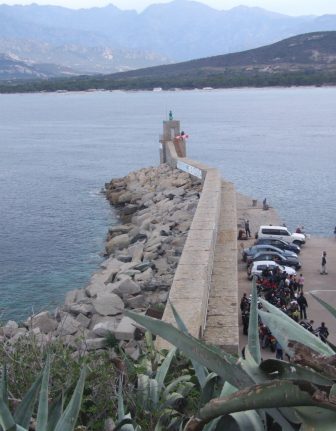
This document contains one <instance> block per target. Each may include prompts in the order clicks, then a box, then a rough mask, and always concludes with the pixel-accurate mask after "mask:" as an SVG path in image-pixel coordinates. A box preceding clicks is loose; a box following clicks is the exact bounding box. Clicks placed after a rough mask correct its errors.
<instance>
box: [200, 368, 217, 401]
mask: <svg viewBox="0 0 336 431" xmlns="http://www.w3.org/2000/svg"><path fill="white" fill-rule="evenodd" d="M218 380H219V377H218V374H216V373H210V374H208V376H207V378H206V381H205V383H204V385H203V387H202V392H201V398H200V406H204V404H206V403H208V402H209V401H210V400H211V399H212V398H214V395H215V387H216V384H217V383H218Z"/></svg>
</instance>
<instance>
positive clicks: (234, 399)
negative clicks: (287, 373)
mask: <svg viewBox="0 0 336 431" xmlns="http://www.w3.org/2000/svg"><path fill="white" fill-rule="evenodd" d="M330 389H331V387H330V386H319V387H317V386H314V385H312V384H310V383H309V382H306V381H286V380H284V381H281V380H274V381H272V382H266V383H263V384H261V385H254V386H252V387H249V388H245V389H243V390H240V391H238V392H235V393H234V394H232V395H230V396H228V397H224V398H217V399H214V400H212V401H211V402H210V403H208V404H207V405H206V406H204V407H203V408H202V409H201V410H200V412H199V414H198V417H196V418H192V419H191V420H190V421H189V423H188V426H187V427H186V431H191V430H193V431H198V430H202V429H203V426H204V425H205V424H206V423H208V422H209V421H211V420H212V419H214V418H217V417H219V416H225V415H227V414H232V413H236V412H241V411H246V410H258V409H264V408H273V407H275V406H276V407H295V406H319V407H320V408H323V409H328V410H332V411H333V412H336V403H334V402H333V400H332V399H329V393H330ZM320 397H321V398H320Z"/></svg>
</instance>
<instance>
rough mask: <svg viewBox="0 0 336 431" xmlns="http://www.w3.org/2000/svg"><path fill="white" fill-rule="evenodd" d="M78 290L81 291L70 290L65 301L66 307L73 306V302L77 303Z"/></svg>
mask: <svg viewBox="0 0 336 431" xmlns="http://www.w3.org/2000/svg"><path fill="white" fill-rule="evenodd" d="M78 290H79V289H75V290H70V292H67V293H66V295H65V301H64V304H65V305H69V304H72V303H73V302H76V298H77V292H78Z"/></svg>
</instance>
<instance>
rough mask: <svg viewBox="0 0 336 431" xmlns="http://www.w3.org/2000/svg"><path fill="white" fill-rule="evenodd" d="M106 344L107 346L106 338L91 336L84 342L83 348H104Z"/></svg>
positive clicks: (90, 349) (89, 349)
mask: <svg viewBox="0 0 336 431" xmlns="http://www.w3.org/2000/svg"><path fill="white" fill-rule="evenodd" d="M105 346H106V340H105V338H89V339H86V340H85V341H84V342H83V343H82V346H81V348H82V349H83V350H88V351H92V350H100V349H104V347H105Z"/></svg>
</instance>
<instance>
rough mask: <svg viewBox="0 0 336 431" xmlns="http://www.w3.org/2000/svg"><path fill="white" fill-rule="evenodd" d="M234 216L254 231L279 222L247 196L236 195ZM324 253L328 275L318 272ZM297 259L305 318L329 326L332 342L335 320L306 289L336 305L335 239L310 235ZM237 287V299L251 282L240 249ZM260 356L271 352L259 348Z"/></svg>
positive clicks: (245, 243)
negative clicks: (306, 304)
mask: <svg viewBox="0 0 336 431" xmlns="http://www.w3.org/2000/svg"><path fill="white" fill-rule="evenodd" d="M237 217H238V223H239V222H241V221H242V220H243V219H248V220H249V221H250V226H251V232H252V233H253V232H255V231H257V230H258V227H259V226H260V225H262V224H273V225H276V224H282V221H281V220H280V219H279V216H278V214H277V213H276V211H275V210H273V209H271V210H269V211H263V210H262V208H261V206H260V204H259V206H257V207H253V206H252V200H251V198H248V197H246V196H242V195H237ZM239 243H240V244H238V250H239V249H240V248H241V247H249V246H250V245H252V244H253V243H254V239H253V238H252V239H250V240H248V241H239ZM323 251H326V252H327V269H328V275H320V262H321V256H322V252H323ZM299 259H300V261H301V263H302V268H301V270H300V271H299V273H302V274H303V275H304V278H305V286H304V292H305V295H306V297H307V301H308V305H309V306H308V310H307V312H308V313H307V314H308V316H307V317H308V318H309V319H312V320H314V322H315V326H314V327H317V326H319V325H320V324H321V322H322V321H324V322H325V323H326V326H327V327H328V328H329V333H330V336H329V340H330V341H331V342H332V343H334V344H336V319H334V318H333V317H332V316H331V315H330V314H329V313H328V312H327V311H326V310H325V309H324V308H323V307H322V306H321V305H320V304H319V303H318V302H317V301H316V300H315V299H314V298H313V297H312V296H311V295H309V292H310V291H314V292H316V294H317V295H318V296H319V297H320V298H321V299H323V300H324V301H326V302H328V303H329V304H331V305H332V306H334V307H335V308H336V239H335V238H334V237H330V238H321V237H311V238H310V239H308V240H307V242H306V244H305V245H304V246H303V247H302V251H301V253H300V256H299ZM238 286H239V294H238V296H239V301H240V298H241V297H242V295H243V293H244V292H247V293H250V291H251V282H250V281H249V280H248V279H247V276H246V264H245V263H244V262H242V260H241V255H240V252H239V251H238ZM239 342H240V347H241V348H242V347H243V346H244V345H245V344H246V337H245V336H244V335H243V334H242V327H241V321H240V340H239ZM263 356H264V357H265V358H266V357H272V356H274V354H271V353H269V351H268V350H267V351H263Z"/></svg>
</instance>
